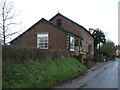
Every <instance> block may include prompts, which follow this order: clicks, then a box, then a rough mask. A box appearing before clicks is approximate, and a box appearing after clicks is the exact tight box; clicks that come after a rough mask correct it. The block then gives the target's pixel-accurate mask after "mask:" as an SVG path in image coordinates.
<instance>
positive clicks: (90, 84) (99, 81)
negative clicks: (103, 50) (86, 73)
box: [81, 60, 118, 88]
mask: <svg viewBox="0 0 120 90" xmlns="http://www.w3.org/2000/svg"><path fill="white" fill-rule="evenodd" d="M97 70H99V71H100V72H99V73H97V74H96V75H95V76H94V77H93V78H92V79H91V80H89V81H87V82H86V83H85V84H83V85H82V86H81V87H82V88H118V60H116V61H113V62H110V63H108V64H106V65H104V66H103V67H101V68H98V69H97Z"/></svg>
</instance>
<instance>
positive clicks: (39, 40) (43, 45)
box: [37, 33, 48, 49]
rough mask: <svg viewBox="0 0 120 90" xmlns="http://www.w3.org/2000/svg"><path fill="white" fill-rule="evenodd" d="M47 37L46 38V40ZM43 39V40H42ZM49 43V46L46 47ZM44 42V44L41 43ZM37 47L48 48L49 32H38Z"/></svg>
mask: <svg viewBox="0 0 120 90" xmlns="http://www.w3.org/2000/svg"><path fill="white" fill-rule="evenodd" d="M45 38H46V40H45ZM42 39H43V40H42ZM46 43H47V47H45V46H46V45H45V44H46ZM40 44H42V45H40ZM37 48H40V49H48V33H45V34H42V33H41V34H37Z"/></svg>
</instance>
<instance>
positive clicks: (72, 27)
mask: <svg viewBox="0 0 120 90" xmlns="http://www.w3.org/2000/svg"><path fill="white" fill-rule="evenodd" d="M58 19H61V21H62V26H61V27H63V28H64V29H66V30H69V31H70V32H72V33H74V34H76V35H78V36H80V37H83V40H82V51H84V50H86V46H87V44H84V43H85V39H87V41H88V42H89V41H90V42H91V43H92V50H93V52H94V38H93V37H92V36H91V35H90V34H89V33H88V32H87V31H86V30H85V29H84V28H81V27H80V26H78V25H76V24H74V23H72V22H71V21H69V20H68V19H66V18H64V17H63V16H57V17H55V18H54V19H52V21H51V22H52V23H54V24H57V20H58ZM93 52H92V55H94V53H93ZM85 54H86V53H85Z"/></svg>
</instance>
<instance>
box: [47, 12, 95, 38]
mask: <svg viewBox="0 0 120 90" xmlns="http://www.w3.org/2000/svg"><path fill="white" fill-rule="evenodd" d="M57 16H62V17H64V18H66V19H67V20H69V21H71V22H72V23H74V24H75V25H77V26H79V27H80V28H83V29H84V30H85V31H86V32H88V33H89V34H90V35H91V36H92V37H93V38H94V36H93V35H92V34H91V33H90V32H89V31H88V30H87V29H86V28H85V27H83V26H82V25H79V24H78V23H76V22H74V21H73V20H71V19H69V18H67V17H66V16H64V15H62V14H60V13H57V14H56V15H55V16H53V17H52V18H51V19H50V20H49V21H52V20H53V19H54V18H55V17H57Z"/></svg>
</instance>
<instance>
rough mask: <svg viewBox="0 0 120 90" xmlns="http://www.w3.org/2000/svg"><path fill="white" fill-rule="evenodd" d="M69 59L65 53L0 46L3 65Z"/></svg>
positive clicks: (67, 53)
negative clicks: (0, 47)
mask: <svg viewBox="0 0 120 90" xmlns="http://www.w3.org/2000/svg"><path fill="white" fill-rule="evenodd" d="M64 57H70V56H69V52H67V51H52V50H41V49H38V48H30V47H18V46H11V45H4V46H2V59H3V65H11V64H21V63H29V62H41V61H51V60H56V59H61V58H64Z"/></svg>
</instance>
